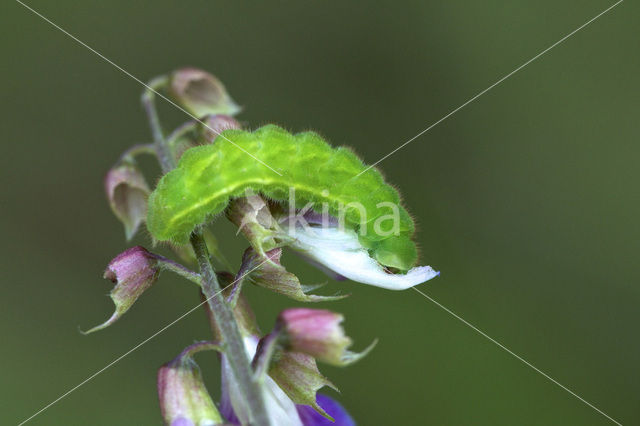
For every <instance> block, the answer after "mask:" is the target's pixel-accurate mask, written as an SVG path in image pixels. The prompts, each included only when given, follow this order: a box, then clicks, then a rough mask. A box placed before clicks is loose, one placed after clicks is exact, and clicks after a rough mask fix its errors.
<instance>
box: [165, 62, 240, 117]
mask: <svg viewBox="0 0 640 426" xmlns="http://www.w3.org/2000/svg"><path fill="white" fill-rule="evenodd" d="M169 84H170V85H169V91H170V93H171V95H172V96H173V97H174V98H175V99H176V101H178V103H179V104H180V105H181V106H182V107H183V108H185V109H186V110H187V111H189V112H190V113H191V114H193V115H195V116H196V117H202V116H205V115H207V114H228V115H235V114H237V113H238V112H239V111H240V107H239V106H238V105H237V104H236V103H235V102H234V101H233V99H231V97H230V96H229V94H228V93H227V91H226V89H225V88H224V85H223V84H222V83H221V82H220V80H218V79H217V78H216V77H215V76H213V75H211V74H209V73H208V72H206V71H202V70H199V69H197V68H182V69H179V70H177V71H175V72H174V73H173V74H172V75H171V81H170V83H169Z"/></svg>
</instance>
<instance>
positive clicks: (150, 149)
mask: <svg viewBox="0 0 640 426" xmlns="http://www.w3.org/2000/svg"><path fill="white" fill-rule="evenodd" d="M140 154H151V155H157V152H156V146H155V144H152V143H140V144H137V145H133V146H132V147H131V148H129V149H127V150H126V151H125V152H123V153H122V155H121V156H120V159H119V160H118V164H120V163H126V162H133V161H134V158H135V157H136V156H137V155H140Z"/></svg>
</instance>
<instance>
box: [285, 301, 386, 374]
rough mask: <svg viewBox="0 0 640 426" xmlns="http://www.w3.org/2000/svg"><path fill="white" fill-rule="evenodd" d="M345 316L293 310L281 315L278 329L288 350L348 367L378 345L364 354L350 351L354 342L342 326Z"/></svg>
mask: <svg viewBox="0 0 640 426" xmlns="http://www.w3.org/2000/svg"><path fill="white" fill-rule="evenodd" d="M343 319H344V317H343V316H342V315H340V314H337V313H335V312H331V311H327V310H322V309H307V308H291V309H285V310H284V311H282V312H281V313H280V315H279V316H278V321H277V326H276V328H277V329H279V330H280V331H281V332H283V340H284V343H285V346H286V347H287V349H288V350H290V351H292V352H302V353H305V354H307V355H311V356H312V357H314V358H316V359H318V360H320V361H324V362H326V363H328V364H332V365H338V366H344V365H348V364H351V363H353V362H356V361H358V360H359V359H360V358H362V357H364V356H365V355H366V354H367V353H369V351H370V350H371V349H373V347H374V346H375V344H376V342H373V344H371V345H370V346H369V347H368V348H367V349H365V350H364V351H363V352H362V353H355V352H351V351H348V350H347V347H349V346H351V339H350V338H348V337H347V336H345V334H344V330H343V329H342V326H341V325H340V323H341V322H342V320H343Z"/></svg>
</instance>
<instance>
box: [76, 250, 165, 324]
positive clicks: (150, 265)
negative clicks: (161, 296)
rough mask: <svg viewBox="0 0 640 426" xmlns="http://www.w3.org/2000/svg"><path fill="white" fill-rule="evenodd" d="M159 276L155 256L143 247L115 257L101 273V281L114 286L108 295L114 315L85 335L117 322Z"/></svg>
mask: <svg viewBox="0 0 640 426" xmlns="http://www.w3.org/2000/svg"><path fill="white" fill-rule="evenodd" d="M159 274H160V268H159V266H158V261H157V259H156V257H155V255H154V254H152V253H149V252H148V251H147V250H146V249H145V248H143V247H140V246H135V247H131V248H130V249H128V250H125V251H124V252H122V253H120V254H119V255H118V256H116V257H115V258H114V259H113V260H112V261H111V262H110V263H109V266H107V269H106V270H105V271H104V278H106V279H108V280H110V281H111V282H113V283H115V284H116V285H115V287H114V288H113V290H111V294H110V296H111V299H112V300H113V303H114V304H115V305H116V309H115V312H114V313H113V315H112V316H111V318H109V319H108V320H107V321H106V322H105V323H103V324H101V325H99V326H96V327H94V328H92V329H91V330H89V331H87V332H86V333H92V332H94V331H97V330H102V329H103V328H105V327H108V326H110V325H111V324H113V323H114V322H116V321H117V320H118V319H119V318H120V317H121V316H122V315H123V314H124V313H125V312H126V311H127V310H129V308H130V307H131V305H133V303H134V302H135V301H136V300H137V299H138V297H140V295H142V293H144V292H145V290H147V289H148V288H149V287H151V285H153V283H155V282H156V280H157V279H158V275H159Z"/></svg>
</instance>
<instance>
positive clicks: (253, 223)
mask: <svg viewBox="0 0 640 426" xmlns="http://www.w3.org/2000/svg"><path fill="white" fill-rule="evenodd" d="M226 214H227V217H228V218H229V220H230V221H231V222H233V223H234V224H235V225H236V226H237V227H238V232H237V233H240V232H241V233H242V234H243V235H244V236H245V238H246V239H247V240H249V243H250V244H251V246H252V247H253V248H254V249H255V250H256V252H258V253H260V254H264V252H265V251H267V250H270V249H272V248H274V247H277V245H278V242H277V241H276V239H277V236H278V235H280V234H281V233H280V232H278V230H279V226H278V223H277V222H276V220H275V219H274V218H273V216H272V215H271V211H270V210H269V206H268V205H267V203H266V202H265V201H264V199H263V198H262V197H261V196H260V195H256V194H254V193H253V192H251V191H248V192H247V193H246V194H245V196H244V197H240V198H236V199H234V200H232V201H231V203H230V204H229V207H227V210H226Z"/></svg>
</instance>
